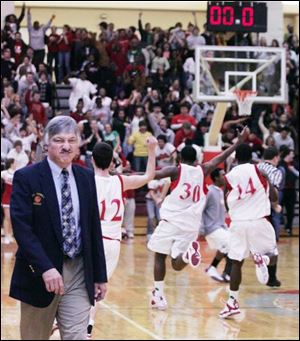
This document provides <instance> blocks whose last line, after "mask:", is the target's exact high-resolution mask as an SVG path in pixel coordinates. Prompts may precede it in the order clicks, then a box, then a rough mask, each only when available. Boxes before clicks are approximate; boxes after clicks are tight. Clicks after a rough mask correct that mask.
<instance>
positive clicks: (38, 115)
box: [27, 91, 48, 127]
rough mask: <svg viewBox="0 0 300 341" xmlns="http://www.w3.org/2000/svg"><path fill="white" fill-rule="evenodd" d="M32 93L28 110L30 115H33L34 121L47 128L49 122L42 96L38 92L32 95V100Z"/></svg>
mask: <svg viewBox="0 0 300 341" xmlns="http://www.w3.org/2000/svg"><path fill="white" fill-rule="evenodd" d="M30 97H31V96H30V92H28V96H27V98H29V100H28V110H29V113H30V114H32V115H33V119H34V120H35V121H36V122H37V123H38V124H41V125H42V126H44V127H45V126H46V123H47V121H48V118H47V115H46V111H45V107H44V106H43V104H42V102H41V94H40V93H39V92H37V91H35V92H33V93H32V98H30Z"/></svg>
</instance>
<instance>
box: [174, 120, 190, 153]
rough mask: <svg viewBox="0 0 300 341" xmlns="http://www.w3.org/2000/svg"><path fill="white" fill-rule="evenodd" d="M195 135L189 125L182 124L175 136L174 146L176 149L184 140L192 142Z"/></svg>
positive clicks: (186, 123)
mask: <svg viewBox="0 0 300 341" xmlns="http://www.w3.org/2000/svg"><path fill="white" fill-rule="evenodd" d="M194 136H195V133H194V132H193V130H192V126H191V123H189V122H184V123H183V124H182V128H180V129H179V130H178V131H177V132H176V134H175V140H174V146H175V147H178V146H179V145H180V144H181V143H182V142H184V141H185V140H186V139H189V140H193V139H194Z"/></svg>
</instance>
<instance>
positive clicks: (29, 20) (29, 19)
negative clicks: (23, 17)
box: [27, 8, 32, 31]
mask: <svg viewBox="0 0 300 341" xmlns="http://www.w3.org/2000/svg"><path fill="white" fill-rule="evenodd" d="M27 27H28V31H31V30H32V20H31V9H30V8H28V10H27Z"/></svg>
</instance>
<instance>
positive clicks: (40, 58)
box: [32, 50, 45, 71]
mask: <svg viewBox="0 0 300 341" xmlns="http://www.w3.org/2000/svg"><path fill="white" fill-rule="evenodd" d="M44 58H45V50H34V54H33V60H32V64H33V65H34V66H35V67H36V71H38V68H39V64H42V63H44Z"/></svg>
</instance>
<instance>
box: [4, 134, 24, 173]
mask: <svg viewBox="0 0 300 341" xmlns="http://www.w3.org/2000/svg"><path fill="white" fill-rule="evenodd" d="M7 159H14V160H15V167H16V170H18V169H20V168H23V167H25V166H26V165H27V164H28V162H29V159H28V156H27V154H26V153H25V151H24V150H23V144H22V142H21V141H20V140H18V141H16V142H15V143H14V147H13V149H11V150H10V151H9V153H8V154H7Z"/></svg>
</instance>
